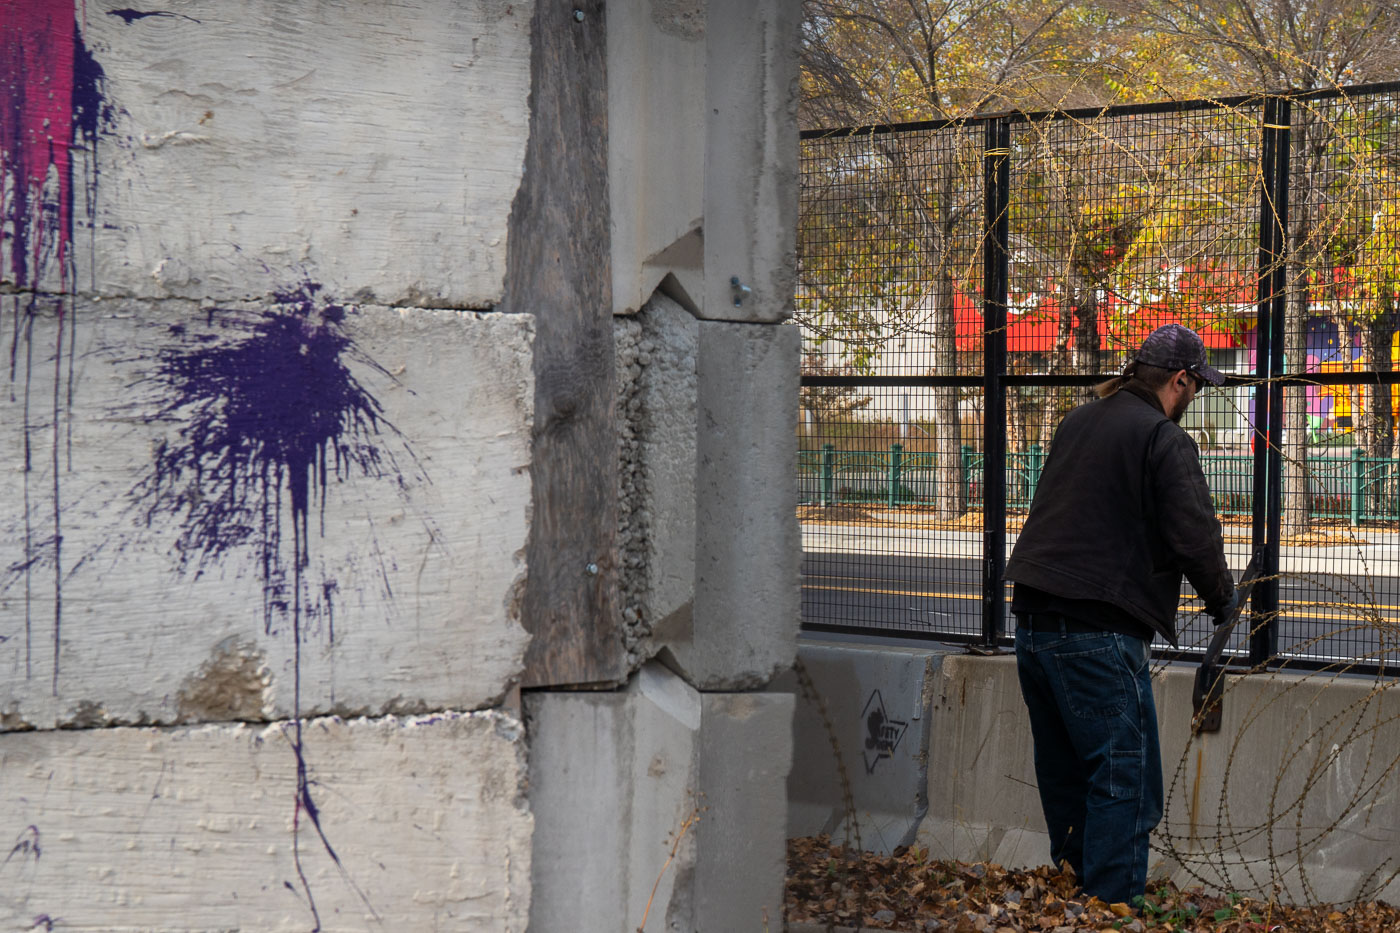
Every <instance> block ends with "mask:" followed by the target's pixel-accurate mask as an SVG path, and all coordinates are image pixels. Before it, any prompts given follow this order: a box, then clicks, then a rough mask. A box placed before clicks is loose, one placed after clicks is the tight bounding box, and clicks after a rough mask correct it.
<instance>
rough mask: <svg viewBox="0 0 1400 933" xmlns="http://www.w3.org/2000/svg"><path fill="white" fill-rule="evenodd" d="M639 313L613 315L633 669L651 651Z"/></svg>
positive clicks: (621, 537)
mask: <svg viewBox="0 0 1400 933" xmlns="http://www.w3.org/2000/svg"><path fill="white" fill-rule="evenodd" d="M640 317H641V315H640V314H638V315H634V316H628V317H614V318H613V336H614V343H615V347H616V354H617V365H616V369H615V372H616V373H617V400H616V403H615V404H616V406H617V431H618V444H617V447H618V470H617V487H618V488H617V502H618V508H617V549H618V559H619V562H620V565H621V566H620V568H619V569H620V571H621V572H620V573H619V575H618V591H619V597H620V599H619V602H620V604H621V607H622V627H621V631H622V641H623V648H624V649H625V650H626V652H627V670H628V672H629V673H630V672H632V671H635V670H637V669H638V668H639V667H641V665H642V664H643V663H644V662H645V661H646V660H647V658H648V657H650V656H651V653H652V652H651V649H650V640H651V624H650V621H649V620H648V619H646V618H645V613H644V610H643V599H644V597H645V588H646V573H645V566H646V546H647V540H648V536H649V534H650V530H651V529H650V525H651V516H650V514H649V513H648V512H647V509H646V502H647V491H648V485H647V475H646V469H645V465H644V464H643V462H642V437H643V431H644V427H645V424H644V422H645V418H646V412H645V411H644V406H643V403H642V392H641V388H642V379H643V378H644V371H645V368H646V366H647V365H648V364H649V363H650V362H651V353H652V351H653V350H654V349H655V348H654V346H653V345H652V343H651V341H650V340H649V339H648V338H647V337H646V336H645V334H644V327H643V324H642V322H641V320H639V318H640Z"/></svg>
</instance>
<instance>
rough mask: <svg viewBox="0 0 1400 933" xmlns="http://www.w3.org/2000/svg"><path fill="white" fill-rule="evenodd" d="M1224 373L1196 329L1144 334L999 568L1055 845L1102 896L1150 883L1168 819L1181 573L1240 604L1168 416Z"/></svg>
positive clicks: (1197, 468) (1089, 889)
mask: <svg viewBox="0 0 1400 933" xmlns="http://www.w3.org/2000/svg"><path fill="white" fill-rule="evenodd" d="M1222 382H1224V377H1223V376H1221V374H1220V373H1219V372H1217V371H1216V370H1214V369H1212V368H1211V367H1210V366H1209V365H1208V364H1207V362H1206V350H1205V345H1204V344H1203V343H1202V342H1201V338H1200V337H1199V336H1197V335H1196V333H1195V332H1194V331H1192V330H1190V329H1189V328H1186V327H1183V326H1181V325H1180V324H1168V325H1166V326H1165V327H1160V328H1158V329H1157V330H1155V331H1153V332H1152V334H1150V335H1149V336H1148V338H1147V340H1145V341H1144V342H1143V345H1142V348H1141V349H1140V350H1139V351H1138V353H1137V356H1136V357H1135V359H1134V360H1133V361H1132V362H1131V363H1129V364H1128V366H1127V368H1126V369H1125V370H1124V371H1123V375H1122V376H1119V377H1117V378H1115V379H1111V380H1109V381H1108V382H1106V383H1103V384H1102V385H1100V386H1098V387H1097V388H1096V393H1097V394H1098V395H1099V396H1100V397H1099V398H1097V399H1095V400H1093V401H1091V402H1089V403H1087V404H1085V405H1081V406H1079V407H1078V408H1076V409H1074V410H1073V411H1071V412H1070V413H1069V414H1068V415H1066V416H1065V418H1064V420H1063V421H1062V422H1060V426H1059V428H1058V429H1057V430H1056V432H1055V438H1054V442H1053V443H1052V445H1051V448H1050V456H1049V459H1048V460H1047V461H1046V464H1045V471H1044V473H1043V474H1042V476H1041V479H1040V484H1039V486H1038V488H1037V490H1036V495H1035V501H1034V502H1033V503H1032V504H1031V510H1030V514H1029V516H1027V518H1026V523H1025V526H1024V527H1023V528H1022V530H1021V534H1020V537H1019V539H1018V540H1017V542H1016V546H1015V549H1014V551H1013V552H1012V556H1011V559H1010V560H1009V561H1008V562H1007V565H1006V576H1007V578H1008V579H1010V580H1013V581H1014V582H1015V584H1016V587H1015V590H1014V592H1013V595H1012V603H1011V610H1012V612H1013V613H1014V614H1015V616H1016V661H1017V669H1018V672H1019V675H1020V681H1021V693H1022V696H1023V697H1024V699H1025V702H1026V708H1027V709H1028V711H1029V713H1030V720H1031V735H1032V737H1033V739H1034V741H1035V771H1036V780H1037V783H1038V784H1039V787H1040V801H1041V806H1042V807H1043V809H1044V811H1045V823H1046V826H1047V828H1048V829H1049V833H1050V854H1051V857H1052V859H1053V861H1054V863H1055V864H1057V865H1058V864H1060V863H1061V862H1062V861H1068V862H1069V864H1070V866H1071V867H1072V868H1073V869H1074V872H1075V875H1076V877H1078V879H1079V881H1080V883H1081V884H1082V885H1083V886H1084V890H1085V892H1086V893H1089V894H1094V895H1097V896H1098V897H1100V898H1102V899H1103V900H1105V901H1107V902H1109V903H1116V902H1124V903H1131V902H1132V900H1133V898H1135V897H1136V896H1137V895H1140V894H1142V893H1143V892H1144V888H1145V886H1146V881H1147V856H1148V837H1149V835H1150V834H1151V832H1152V829H1153V827H1155V826H1156V825H1157V822H1158V820H1160V819H1161V817H1162V805H1163V795H1162V767H1161V756H1160V752H1159V749H1158V741H1157V713H1156V708H1155V706H1154V704H1153V700H1152V683H1151V675H1150V671H1149V666H1148V660H1149V658H1150V644H1151V641H1152V638H1153V635H1154V634H1156V635H1161V636H1162V637H1163V638H1164V639H1166V640H1167V641H1168V642H1170V643H1171V644H1173V645H1175V644H1176V609H1177V603H1178V599H1179V596H1180V592H1181V578H1182V575H1183V574H1185V576H1186V578H1187V579H1188V580H1190V581H1191V585H1192V586H1194V587H1195V589H1196V592H1197V593H1198V594H1199V595H1200V596H1201V598H1202V599H1203V600H1204V602H1205V607H1206V611H1207V612H1208V613H1210V614H1211V615H1212V616H1214V617H1215V618H1216V621H1217V622H1219V621H1221V620H1223V619H1224V618H1225V616H1226V614H1227V613H1228V612H1229V611H1230V609H1232V608H1233V606H1234V599H1235V582H1234V578H1233V577H1232V576H1231V574H1230V570H1229V568H1228V567H1227V566H1226V563H1225V550H1224V543H1223V541H1222V539H1221V535H1220V522H1219V520H1218V519H1217V518H1216V516H1215V510H1214V508H1213V507H1212V505H1211V501H1210V491H1209V489H1208V488H1207V486H1206V480H1205V475H1204V474H1203V473H1202V472H1201V462H1200V455H1199V452H1198V450H1197V449H1196V444H1195V442H1194V441H1192V440H1191V437H1190V436H1189V435H1188V434H1187V433H1186V432H1185V431H1183V430H1182V429H1181V427H1180V426H1179V425H1178V422H1179V421H1180V420H1181V416H1182V414H1184V413H1185V411H1186V409H1187V407H1188V406H1189V405H1190V404H1191V401H1192V400H1193V399H1194V398H1195V397H1196V394H1197V393H1198V392H1199V391H1201V390H1202V389H1203V388H1204V387H1205V384H1206V383H1210V384H1211V385H1217V386H1218V385H1220V384H1221V383H1222Z"/></svg>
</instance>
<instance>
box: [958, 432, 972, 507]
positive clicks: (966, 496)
mask: <svg viewBox="0 0 1400 933" xmlns="http://www.w3.org/2000/svg"><path fill="white" fill-rule="evenodd" d="M959 450H960V452H961V454H962V484H963V501H964V502H966V503H967V507H968V508H972V446H971V445H969V444H963V445H962V447H961V448H959Z"/></svg>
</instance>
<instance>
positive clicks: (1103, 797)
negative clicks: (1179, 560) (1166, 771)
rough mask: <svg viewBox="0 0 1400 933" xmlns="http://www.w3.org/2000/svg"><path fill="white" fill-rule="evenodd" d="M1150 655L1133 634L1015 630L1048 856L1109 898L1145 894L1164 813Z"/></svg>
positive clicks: (1118, 899)
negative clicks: (1151, 846) (1153, 840)
mask: <svg viewBox="0 0 1400 933" xmlns="http://www.w3.org/2000/svg"><path fill="white" fill-rule="evenodd" d="M1037 618H1038V619H1046V618H1054V617H1047V616H1046V615H1040V616H1037ZM1150 657H1151V654H1150V650H1149V645H1148V643H1147V641H1146V640H1144V639H1141V638H1133V637H1132V636H1129V635H1118V634H1115V633H1113V632H1068V631H1065V630H1064V628H1063V626H1061V628H1060V630H1059V631H1034V632H1033V631H1031V630H1030V629H1029V628H1026V627H1023V626H1018V627H1017V629H1016V669H1017V672H1018V674H1019V675H1020V680H1021V696H1022V697H1023V698H1024V699H1025V701H1026V709H1027V710H1028V711H1029V713H1030V720H1031V736H1032V738H1033V739H1034V741H1035V775H1036V781H1037V783H1038V784H1039V786H1040V804H1041V807H1042V808H1043V809H1044V810H1045V824H1046V826H1047V827H1048V829H1049V831H1050V856H1051V859H1052V860H1053V861H1054V863H1055V864H1056V865H1059V864H1060V863H1061V862H1062V861H1068V862H1069V864H1070V867H1072V868H1073V869H1074V873H1075V875H1076V876H1077V877H1078V879H1079V882H1080V884H1082V885H1083V887H1084V891H1085V892H1086V893H1088V894H1093V895H1097V896H1098V897H1100V898H1102V899H1103V900H1104V901H1107V902H1108V903H1110V904H1113V903H1117V902H1122V903H1128V904H1131V903H1132V899H1133V898H1134V897H1135V896H1137V895H1139V894H1142V893H1144V889H1145V887H1146V884H1147V855H1148V837H1149V836H1150V835H1151V833H1152V829H1153V827H1155V826H1156V825H1157V822H1158V820H1160V819H1161V818H1162V759H1161V753H1160V751H1159V749H1158V743H1157V711H1156V706H1155V704H1154V703H1153V701H1152V681H1151V672H1150V669H1149V666H1148V660H1149V658H1150Z"/></svg>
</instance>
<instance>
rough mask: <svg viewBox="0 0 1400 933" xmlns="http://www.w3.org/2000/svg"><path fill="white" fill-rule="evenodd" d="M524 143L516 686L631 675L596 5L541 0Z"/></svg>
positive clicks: (518, 255) (518, 298)
mask: <svg viewBox="0 0 1400 933" xmlns="http://www.w3.org/2000/svg"><path fill="white" fill-rule="evenodd" d="M531 40H532V41H531V60H530V71H531V87H530V138H529V142H528V143H527V145H526V150H525V170H524V176H523V179H522V182H521V186H520V191H519V193H518V194H517V195H516V199H515V204H514V207H513V209H512V212H511V218H510V227H509V234H508V236H509V240H508V244H507V261H506V295H505V300H504V302H503V305H502V307H503V308H504V309H505V310H509V311H514V312H519V313H528V314H533V315H534V316H535V344H534V371H535V426H534V437H533V445H532V446H533V452H532V461H531V462H532V465H531V487H532V495H533V501H534V508H533V517H532V520H531V524H530V539H529V544H528V546H527V560H528V562H529V568H528V573H529V577H528V580H527V583H526V587H525V594H524V598H523V600H522V623H523V624H524V626H525V628H526V630H527V631H529V632H530V633H531V635H532V636H533V640H532V641H531V643H530V648H529V650H528V652H527V653H526V656H525V674H524V680H523V683H522V686H525V687H539V686H560V685H565V684H588V683H597V684H612V683H616V682H618V681H620V680H621V679H622V678H623V677H624V676H625V673H626V671H625V666H626V661H625V657H626V656H625V653H624V650H623V645H622V636H621V625H620V619H619V615H618V611H617V606H618V596H617V573H618V568H617V542H616V538H617V458H618V453H617V429H616V425H615V413H614V408H613V406H614V398H615V395H616V388H615V381H614V372H613V369H614V358H613V324H612V272H611V263H610V260H609V253H610V239H609V232H608V231H609V213H608V152H607V131H608V127H607V71H606V60H607V55H606V51H607V48H606V46H607V35H606V23H605V21H604V13H603V3H602V2H601V0H572V2H560V0H541V2H540V3H539V4H538V5H537V6H536V8H535V13H534V19H533V22H532V23H531Z"/></svg>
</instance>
